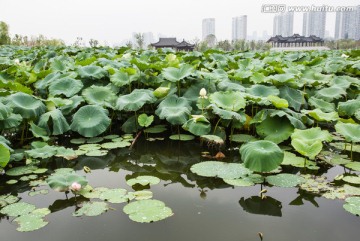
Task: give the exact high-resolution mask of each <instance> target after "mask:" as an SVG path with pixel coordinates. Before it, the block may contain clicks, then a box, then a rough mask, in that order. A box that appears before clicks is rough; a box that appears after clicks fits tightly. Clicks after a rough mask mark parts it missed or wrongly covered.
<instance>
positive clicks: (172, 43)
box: [151, 38, 195, 51]
mask: <svg viewBox="0 0 360 241" xmlns="http://www.w3.org/2000/svg"><path fill="white" fill-rule="evenodd" d="M151 46H153V47H155V48H157V49H158V48H173V49H176V50H185V51H193V50H194V48H195V45H194V44H190V43H188V42H186V41H185V40H183V41H182V42H181V43H180V42H178V41H176V38H160V39H159V42H157V43H152V44H151Z"/></svg>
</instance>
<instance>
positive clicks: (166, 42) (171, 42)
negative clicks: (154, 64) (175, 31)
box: [151, 38, 179, 47]
mask: <svg viewBox="0 0 360 241" xmlns="http://www.w3.org/2000/svg"><path fill="white" fill-rule="evenodd" d="M178 44H179V42H178V41H176V38H160V39H159V42H157V43H153V44H151V45H152V46H154V47H175V46H176V45H178Z"/></svg>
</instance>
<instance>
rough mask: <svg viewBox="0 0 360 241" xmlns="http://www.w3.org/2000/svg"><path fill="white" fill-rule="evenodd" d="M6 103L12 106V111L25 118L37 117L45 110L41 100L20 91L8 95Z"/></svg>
mask: <svg viewBox="0 0 360 241" xmlns="http://www.w3.org/2000/svg"><path fill="white" fill-rule="evenodd" d="M7 105H8V106H10V107H12V109H13V112H14V113H16V114H20V115H21V116H22V117H23V118H25V119H34V118H37V117H39V116H40V115H41V114H43V113H44V112H45V110H46V107H45V105H44V104H43V103H42V101H40V100H37V99H35V98H34V97H33V96H31V95H28V94H25V93H22V92H18V93H15V94H12V95H10V96H9V97H8V103H7Z"/></svg>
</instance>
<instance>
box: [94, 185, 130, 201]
mask: <svg viewBox="0 0 360 241" xmlns="http://www.w3.org/2000/svg"><path fill="white" fill-rule="evenodd" d="M126 194H127V191H126V190H125V189H121V188H119V189H107V190H102V192H101V193H100V196H99V198H100V199H101V200H104V201H108V202H110V203H124V202H127V201H129V198H128V197H127V196H126Z"/></svg>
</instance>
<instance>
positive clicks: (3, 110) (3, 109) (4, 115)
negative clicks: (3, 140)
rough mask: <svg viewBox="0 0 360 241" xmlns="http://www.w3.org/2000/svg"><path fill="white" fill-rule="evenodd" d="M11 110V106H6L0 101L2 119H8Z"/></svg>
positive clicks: (0, 117)
mask: <svg viewBox="0 0 360 241" xmlns="http://www.w3.org/2000/svg"><path fill="white" fill-rule="evenodd" d="M11 112H12V110H11V108H10V107H9V106H6V105H4V104H3V103H1V102H0V121H1V120H5V119H7V118H8V117H9V116H10V114H11Z"/></svg>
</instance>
